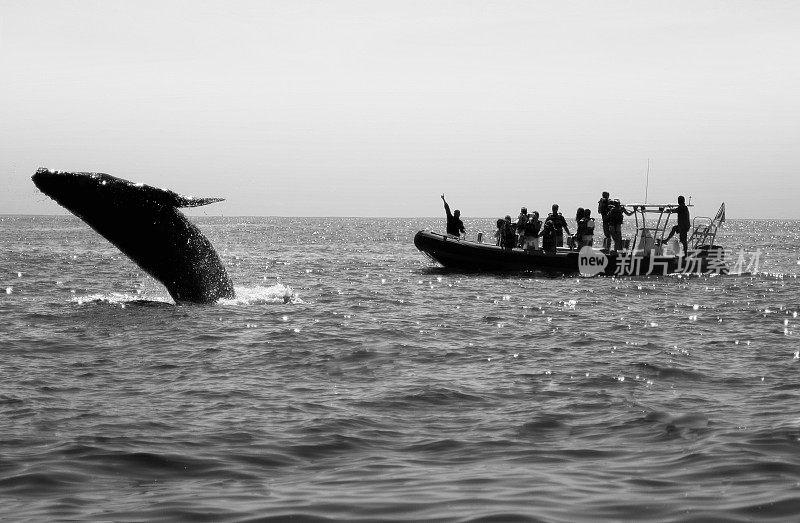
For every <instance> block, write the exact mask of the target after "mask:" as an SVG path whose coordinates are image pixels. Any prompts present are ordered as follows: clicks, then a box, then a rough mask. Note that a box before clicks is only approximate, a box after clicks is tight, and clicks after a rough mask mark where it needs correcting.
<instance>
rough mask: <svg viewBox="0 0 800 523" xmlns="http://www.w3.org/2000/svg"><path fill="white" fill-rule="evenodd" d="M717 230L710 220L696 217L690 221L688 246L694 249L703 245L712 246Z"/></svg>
mask: <svg viewBox="0 0 800 523" xmlns="http://www.w3.org/2000/svg"><path fill="white" fill-rule="evenodd" d="M718 228H719V226H718V225H717V223H716V222H715V220H713V219H712V218H709V217H707V216H697V217H696V218H695V219H694V220H692V235H691V236H690V237H689V242H688V243H689V245H691V246H692V248H694V249H699V248H700V247H702V246H703V245H714V240H715V239H716V238H717V229H718Z"/></svg>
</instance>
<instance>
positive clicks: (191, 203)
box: [175, 194, 225, 207]
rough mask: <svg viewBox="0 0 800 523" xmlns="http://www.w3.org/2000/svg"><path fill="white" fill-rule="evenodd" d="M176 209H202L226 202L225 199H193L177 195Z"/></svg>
mask: <svg viewBox="0 0 800 523" xmlns="http://www.w3.org/2000/svg"><path fill="white" fill-rule="evenodd" d="M175 196H177V198H176V199H175V207H200V206H201V205H208V204H210V203H217V202H224V201H225V198H192V197H191V196H181V195H180V194H176V195H175Z"/></svg>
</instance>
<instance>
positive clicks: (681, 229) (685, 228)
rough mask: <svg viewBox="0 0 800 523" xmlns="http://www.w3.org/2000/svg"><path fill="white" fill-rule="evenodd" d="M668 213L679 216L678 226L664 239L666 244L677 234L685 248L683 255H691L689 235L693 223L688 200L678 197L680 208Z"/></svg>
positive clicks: (669, 210)
mask: <svg viewBox="0 0 800 523" xmlns="http://www.w3.org/2000/svg"><path fill="white" fill-rule="evenodd" d="M667 212H669V213H673V212H674V213H677V214H678V225H676V226H674V227H673V228H672V230H671V231H670V232H669V236H667V237H666V238H665V239H664V243H667V242H668V241H669V240H670V238H672V237H673V236H674V235H675V233H676V232H677V233H678V235H679V238H680V240H681V245H682V246H683V255H684V256H686V255H687V254H688V253H689V245H688V244H689V241H688V238H687V236H688V234H689V229H691V228H692V221H691V219H690V217H689V207H687V206H686V198H684V197H683V196H678V207H676V208H675V209H668V210H667Z"/></svg>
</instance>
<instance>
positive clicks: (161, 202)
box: [32, 168, 234, 303]
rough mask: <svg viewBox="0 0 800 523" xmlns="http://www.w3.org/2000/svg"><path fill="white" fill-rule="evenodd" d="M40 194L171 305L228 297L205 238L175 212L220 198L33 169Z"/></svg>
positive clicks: (219, 264)
mask: <svg viewBox="0 0 800 523" xmlns="http://www.w3.org/2000/svg"><path fill="white" fill-rule="evenodd" d="M32 180H33V183H34V184H35V185H36V187H38V188H39V190H40V191H42V192H43V193H45V194H46V195H47V196H49V197H50V198H52V199H53V200H55V201H56V202H58V203H59V204H60V205H62V206H63V207H65V208H66V209H67V210H69V211H70V212H71V213H72V214H74V215H75V216H77V217H78V218H80V219H81V220H83V221H84V222H86V223H87V224H88V225H89V226H90V227H91V228H92V229H94V230H95V231H97V232H98V233H100V234H101V235H102V236H103V237H104V238H105V239H107V240H108V241H110V242H111V243H113V244H114V245H115V246H116V247H117V248H118V249H119V250H120V251H122V252H123V253H125V255H127V256H128V257H129V258H130V259H131V260H133V261H134V262H136V264H137V265H138V266H139V267H141V268H142V269H143V270H144V271H145V272H147V273H148V274H150V275H151V276H152V277H153V278H155V279H157V280H158V281H160V282H161V283H163V284H164V286H165V287H166V288H167V291H169V294H170V296H172V299H173V300H175V302H193V303H213V302H215V301H217V300H218V299H219V298H233V297H234V292H233V284H232V283H231V280H230V278H228V273H227V272H226V271H225V267H224V266H223V265H222V262H221V261H220V259H219V256H218V255H217V252H216V251H215V250H214V247H212V245H211V242H210V241H208V238H206V237H205V236H203V233H202V232H200V229H198V228H197V227H196V226H195V225H194V224H192V223H191V222H190V221H189V220H188V219H187V218H186V216H184V214H183V213H182V212H181V211H180V210H179V209H178V208H179V207H198V206H201V205H207V204H209V203H214V202H219V201H222V200H223V198H193V197H191V196H181V195H180V194H177V193H174V192H172V191H168V190H164V189H159V188H157V187H151V186H149V185H144V184H136V183H133V182H129V181H128V180H123V179H122V178H117V177H115V176H111V175H108V174H104V173H85V172H75V173H73V172H58V171H50V170H48V169H44V168H42V169H39V170H38V171H36V174H34V175H33V177H32Z"/></svg>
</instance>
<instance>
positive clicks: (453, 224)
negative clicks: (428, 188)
mask: <svg viewBox="0 0 800 523" xmlns="http://www.w3.org/2000/svg"><path fill="white" fill-rule="evenodd" d="M442 201H443V202H444V212H445V213H447V234H449V235H450V236H457V237H459V238H460V237H461V234H462V233H464V234H465V235H466V234H467V230H466V229H465V228H464V222H462V221H461V211H459V210H458V209H456V210H455V211H454V212H453V213H450V206H449V205H447V200H445V199H444V194H442Z"/></svg>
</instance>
